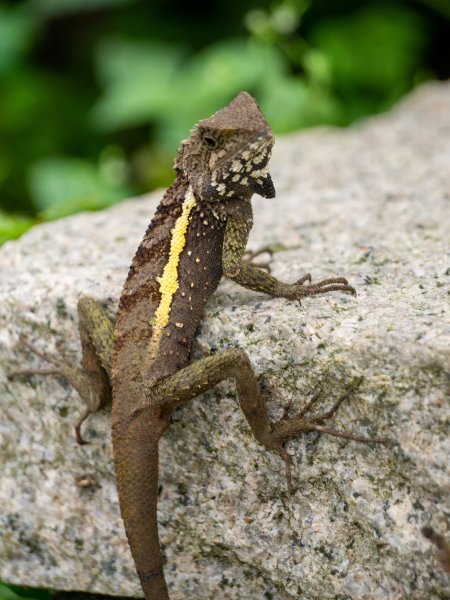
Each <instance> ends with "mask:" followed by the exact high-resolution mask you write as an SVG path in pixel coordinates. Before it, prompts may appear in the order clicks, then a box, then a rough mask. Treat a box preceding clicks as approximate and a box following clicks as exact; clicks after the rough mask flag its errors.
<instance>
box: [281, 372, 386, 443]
mask: <svg viewBox="0 0 450 600" xmlns="http://www.w3.org/2000/svg"><path fill="white" fill-rule="evenodd" d="M359 383H360V382H359V380H358V381H356V382H355V384H353V385H352V386H350V389H349V390H348V391H347V392H346V393H345V394H343V395H342V396H340V397H339V398H338V399H337V400H336V401H335V402H334V403H333V404H332V406H331V408H329V409H328V410H327V411H325V412H322V413H318V414H310V413H311V410H312V408H313V407H314V405H315V404H316V403H317V401H318V399H319V398H320V396H321V394H322V390H321V388H320V387H318V388H317V389H316V390H315V391H314V393H313V395H312V396H311V398H310V399H309V400H308V402H307V403H306V405H305V406H304V407H303V409H302V410H301V411H300V412H299V413H298V415H296V416H294V417H289V415H288V412H289V406H288V407H287V409H285V411H284V414H283V416H282V417H281V419H280V420H279V421H277V423H276V424H275V427H274V434H275V437H277V438H278V439H279V440H280V441H285V440H288V439H289V438H292V437H295V436H296V435H298V434H300V433H304V432H305V433H306V432H311V431H318V432H320V433H326V434H328V435H331V436H333V437H339V438H343V439H347V440H353V441H355V442H361V443H365V444H387V445H391V444H395V441H394V440H392V439H390V438H387V437H370V436H364V435H359V434H354V433H351V432H348V431H341V430H339V429H334V428H333V427H327V426H324V425H323V423H324V422H325V421H328V420H329V419H331V418H332V417H333V416H334V415H335V414H336V412H337V411H338V410H339V408H340V406H341V404H342V403H343V402H344V401H345V400H347V399H348V398H349V397H350V395H351V394H352V393H353V391H354V390H355V388H356V387H358V385H359Z"/></svg>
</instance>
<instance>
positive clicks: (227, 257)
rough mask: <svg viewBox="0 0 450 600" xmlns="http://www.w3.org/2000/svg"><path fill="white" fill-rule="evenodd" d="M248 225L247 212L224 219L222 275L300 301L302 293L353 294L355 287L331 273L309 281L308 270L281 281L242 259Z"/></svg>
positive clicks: (254, 288) (279, 296)
mask: <svg viewBox="0 0 450 600" xmlns="http://www.w3.org/2000/svg"><path fill="white" fill-rule="evenodd" d="M251 226H252V221H251V215H250V214H249V215H241V214H239V215H233V216H231V217H230V218H229V219H228V220H227V225H226V229H225V236H224V243H223V252H222V264H223V272H224V275H225V276H226V277H229V278H230V279H232V280H233V281H235V282H236V283H238V284H239V285H242V286H243V287H246V288H250V289H252V290H255V291H257V292H263V293H265V294H269V295H270V296H274V297H278V298H288V299H290V300H298V301H300V300H301V298H304V297H305V296H316V295H318V294H327V293H328V292H334V291H341V292H349V293H350V294H353V295H356V291H355V289H354V288H353V287H352V286H351V285H349V284H348V281H347V280H346V279H345V278H344V277H331V278H329V279H324V280H322V281H318V282H317V283H311V275H310V274H309V273H308V274H306V275H304V276H303V277H301V278H300V279H299V280H298V281H296V282H294V283H282V282H281V281H278V279H276V278H275V277H272V275H270V274H269V273H265V272H264V271H262V270H261V269H258V268H257V267H255V266H252V265H251V264H248V263H246V262H244V261H243V260H242V258H243V255H244V253H245V246H246V244H247V239H248V234H249V232H250V229H251Z"/></svg>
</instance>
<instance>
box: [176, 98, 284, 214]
mask: <svg viewBox="0 0 450 600" xmlns="http://www.w3.org/2000/svg"><path fill="white" fill-rule="evenodd" d="M273 144H274V138H273V136H272V131H271V129H270V126H269V124H268V123H267V121H266V119H265V118H264V115H263V114H262V112H261V110H260V109H259V107H258V105H257V104H256V102H255V100H254V99H253V98H252V96H250V94H247V92H241V93H240V94H239V95H238V96H236V98H235V99H234V100H233V101H232V102H231V103H230V104H229V105H228V106H226V107H225V108H222V109H221V110H219V111H218V112H216V113H215V114H214V115H213V116H212V117H210V118H209V119H204V120H203V121H200V122H199V123H198V124H197V126H196V127H195V128H194V130H193V131H192V133H191V136H190V138H189V139H188V140H186V142H184V143H183V144H182V147H181V149H180V151H179V155H178V158H177V160H176V163H175V168H176V169H178V170H179V169H181V170H182V171H183V172H184V173H185V174H186V175H187V177H188V179H189V183H190V185H191V186H192V188H193V190H194V193H195V194H196V195H197V196H198V197H200V198H201V199H202V200H205V201H209V202H217V201H219V202H221V201H226V200H231V199H235V198H242V197H244V198H250V197H251V196H252V194H253V193H257V194H260V195H261V196H264V197H265V198H273V197H274V196H275V189H274V186H273V183H272V179H271V177H270V174H269V171H268V162H269V159H270V154H271V150H272V146H273Z"/></svg>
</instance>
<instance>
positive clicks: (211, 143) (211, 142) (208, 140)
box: [203, 135, 219, 150]
mask: <svg viewBox="0 0 450 600" xmlns="http://www.w3.org/2000/svg"><path fill="white" fill-rule="evenodd" d="M203 141H204V142H205V144H206V146H207V148H208V149H209V150H215V149H216V148H217V146H218V145H219V142H218V141H217V140H216V139H215V138H213V137H212V136H211V135H204V136H203Z"/></svg>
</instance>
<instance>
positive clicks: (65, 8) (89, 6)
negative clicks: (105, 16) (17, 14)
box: [29, 0, 139, 16]
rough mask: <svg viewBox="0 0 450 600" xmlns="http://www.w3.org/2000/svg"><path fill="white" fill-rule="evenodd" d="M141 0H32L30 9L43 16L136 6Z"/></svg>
mask: <svg viewBox="0 0 450 600" xmlns="http://www.w3.org/2000/svg"><path fill="white" fill-rule="evenodd" d="M138 1H139V0H31V1H30V3H29V6H30V8H31V9H32V10H33V12H34V13H37V14H39V15H42V16H57V15H62V14H67V13H76V12H82V11H92V10H99V9H105V8H110V7H115V6H124V5H127V4H135V3H137V2H138Z"/></svg>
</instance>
